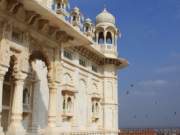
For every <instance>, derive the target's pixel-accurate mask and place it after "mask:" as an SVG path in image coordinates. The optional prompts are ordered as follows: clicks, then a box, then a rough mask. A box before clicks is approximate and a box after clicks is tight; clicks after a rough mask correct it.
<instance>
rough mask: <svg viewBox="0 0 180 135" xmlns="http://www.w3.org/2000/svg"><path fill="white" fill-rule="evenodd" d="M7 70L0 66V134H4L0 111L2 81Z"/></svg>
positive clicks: (0, 108) (0, 105)
mask: <svg viewBox="0 0 180 135" xmlns="http://www.w3.org/2000/svg"><path fill="white" fill-rule="evenodd" d="M7 71H8V68H4V67H1V66H0V135H4V133H3V128H2V126H1V117H2V116H1V113H2V98H3V81H4V76H5V74H6V72H7Z"/></svg>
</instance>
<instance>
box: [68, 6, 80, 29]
mask: <svg viewBox="0 0 180 135" xmlns="http://www.w3.org/2000/svg"><path fill="white" fill-rule="evenodd" d="M81 19H82V18H81V12H80V9H79V8H78V7H75V8H74V9H73V10H72V11H71V17H70V22H71V24H72V25H73V26H74V27H76V28H77V29H80V28H81Z"/></svg>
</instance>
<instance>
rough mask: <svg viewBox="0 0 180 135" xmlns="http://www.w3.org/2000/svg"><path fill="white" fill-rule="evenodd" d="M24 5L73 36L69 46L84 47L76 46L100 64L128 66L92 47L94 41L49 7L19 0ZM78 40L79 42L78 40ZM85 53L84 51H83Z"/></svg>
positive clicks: (121, 59)
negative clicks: (95, 58) (90, 54)
mask: <svg viewBox="0 0 180 135" xmlns="http://www.w3.org/2000/svg"><path fill="white" fill-rule="evenodd" d="M19 1H20V2H21V3H22V4H23V5H24V7H25V9H27V10H29V11H35V12H36V13H38V14H40V15H41V16H42V17H43V19H46V20H49V24H50V25H52V26H55V27H58V28H59V29H60V30H62V31H65V32H66V33H67V34H68V35H70V36H71V37H73V40H69V41H68V44H70V45H72V46H69V47H74V48H75V49H76V50H79V52H81V50H83V51H84V49H77V48H85V49H86V50H88V51H89V52H90V53H92V56H93V55H94V56H97V57H98V58H97V59H98V61H99V63H98V64H100V65H105V64H114V65H116V66H117V68H119V69H122V68H125V67H126V66H128V61H127V60H125V59H123V58H108V57H106V56H105V55H104V54H103V53H101V52H99V51H98V50H96V49H95V48H93V47H92V45H93V44H95V43H94V41H93V40H92V39H90V38H88V37H87V36H86V35H84V34H83V32H81V31H80V30H77V29H76V28H75V27H73V26H72V25H71V24H70V23H69V22H68V21H66V20H65V19H62V18H61V17H59V16H58V15H57V14H56V12H53V11H52V10H50V9H49V8H47V7H45V6H42V5H41V4H40V3H39V2H37V1H35V0H19ZM79 41H80V42H79ZM84 55H85V52H84ZM94 56H93V57H94Z"/></svg>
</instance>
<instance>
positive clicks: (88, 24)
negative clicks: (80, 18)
mask: <svg viewBox="0 0 180 135" xmlns="http://www.w3.org/2000/svg"><path fill="white" fill-rule="evenodd" d="M83 31H84V34H86V36H88V37H93V35H94V34H93V32H94V24H93V23H92V20H91V19H90V18H87V19H86V20H85V21H84V24H83Z"/></svg>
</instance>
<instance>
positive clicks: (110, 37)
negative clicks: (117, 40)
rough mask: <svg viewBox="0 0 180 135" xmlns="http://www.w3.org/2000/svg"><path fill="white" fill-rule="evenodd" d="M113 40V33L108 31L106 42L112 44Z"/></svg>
mask: <svg viewBox="0 0 180 135" xmlns="http://www.w3.org/2000/svg"><path fill="white" fill-rule="evenodd" d="M112 41H113V39H112V33H111V32H109V31H108V32H107V35H106V43H107V44H112Z"/></svg>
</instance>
